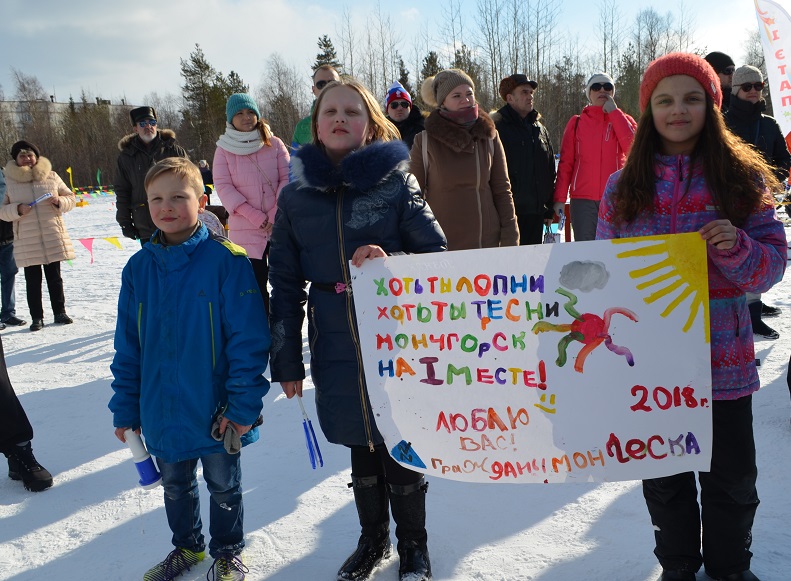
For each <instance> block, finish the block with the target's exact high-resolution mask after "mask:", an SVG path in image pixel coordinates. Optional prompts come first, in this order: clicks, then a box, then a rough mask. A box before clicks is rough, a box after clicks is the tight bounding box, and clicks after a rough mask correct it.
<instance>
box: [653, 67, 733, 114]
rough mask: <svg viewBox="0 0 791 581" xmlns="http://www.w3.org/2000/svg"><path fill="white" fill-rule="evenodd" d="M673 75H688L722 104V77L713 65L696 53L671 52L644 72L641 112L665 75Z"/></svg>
mask: <svg viewBox="0 0 791 581" xmlns="http://www.w3.org/2000/svg"><path fill="white" fill-rule="evenodd" d="M673 75H687V76H689V77H692V78H693V79H695V80H696V81H697V82H699V83H700V84H701V86H703V90H704V91H705V92H706V94H708V96H709V97H711V100H712V101H714V104H715V105H716V106H717V107H718V108H719V107H721V106H722V91H721V90H720V78H719V77H718V76H717V73H715V72H714V69H713V68H711V65H710V64H709V63H708V62H706V61H705V60H703V59H702V58H700V57H699V56H698V55H696V54H691V53H688V52H671V53H670V54H666V55H665V56H661V57H659V58H658V59H656V60H654V61H652V62H651V63H650V64H649V65H648V68H647V69H646V70H645V73H644V74H643V81H642V83H640V112H641V113H642V112H643V111H645V108H646V107H647V106H648V102H649V101H650V100H651V95H652V94H653V92H654V89H656V86H657V85H658V84H659V81H661V80H662V79H664V78H665V77H671V76H673Z"/></svg>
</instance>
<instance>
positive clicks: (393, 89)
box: [385, 81, 412, 109]
mask: <svg viewBox="0 0 791 581" xmlns="http://www.w3.org/2000/svg"><path fill="white" fill-rule="evenodd" d="M398 99H401V100H403V101H406V102H407V103H409V106H410V107H411V106H412V96H411V95H410V94H409V91H407V90H406V89H405V88H404V86H403V85H402V84H401V83H399V82H398V81H393V84H392V85H390V88H389V89H387V97H386V98H385V109H387V108H388V107H390V103H391V102H393V101H396V100H398Z"/></svg>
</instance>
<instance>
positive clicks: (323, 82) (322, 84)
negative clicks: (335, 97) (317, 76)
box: [316, 81, 332, 91]
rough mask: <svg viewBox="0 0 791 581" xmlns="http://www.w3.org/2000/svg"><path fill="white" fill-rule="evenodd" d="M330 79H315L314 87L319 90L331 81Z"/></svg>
mask: <svg viewBox="0 0 791 581" xmlns="http://www.w3.org/2000/svg"><path fill="white" fill-rule="evenodd" d="M331 82H332V81H316V88H317V89H318V90H319V91H321V90H322V89H323V88H324V87H326V86H327V83H331Z"/></svg>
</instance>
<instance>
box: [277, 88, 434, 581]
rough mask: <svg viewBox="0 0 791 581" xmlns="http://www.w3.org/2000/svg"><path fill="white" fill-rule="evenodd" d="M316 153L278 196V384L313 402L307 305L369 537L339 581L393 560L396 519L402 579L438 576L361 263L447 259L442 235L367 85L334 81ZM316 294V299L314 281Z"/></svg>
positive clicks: (315, 364) (329, 408) (304, 158)
mask: <svg viewBox="0 0 791 581" xmlns="http://www.w3.org/2000/svg"><path fill="white" fill-rule="evenodd" d="M311 132H312V134H313V144H315V145H303V146H302V147H300V149H299V150H298V151H297V152H296V153H295V154H294V157H293V158H292V174H293V177H294V181H292V182H291V183H290V184H288V185H287V186H286V187H285V188H283V191H282V192H281V194H280V197H279V199H278V209H277V214H276V217H275V225H274V230H273V237H272V248H271V254H270V281H271V283H272V302H271V305H272V312H271V318H270V321H271V328H272V349H271V352H270V361H271V365H272V380H273V381H279V382H280V384H281V386H282V387H283V391H284V392H285V394H286V396H287V397H289V398H291V397H293V396H294V395H295V394H296V395H297V396H300V397H301V396H302V380H303V378H304V377H305V368H304V365H303V364H302V321H303V318H304V313H305V311H304V308H303V307H304V304H305V301H306V300H307V301H308V312H309V314H310V319H309V324H308V339H309V344H310V355H311V360H310V367H311V374H312V379H313V383H314V385H315V386H316V409H317V411H318V417H319V422H320V423H321V428H322V431H323V432H324V435H325V436H326V437H327V440H329V441H330V442H333V443H335V444H343V445H345V446H348V447H349V448H350V449H351V465H352V483H351V484H350V486H351V488H352V489H353V491H354V500H355V504H356V506H357V513H358V516H359V519H360V526H361V529H362V534H361V536H360V539H359V542H358V545H357V549H356V550H355V551H354V553H353V554H352V555H351V556H350V557H349V558H348V559H347V560H346V562H344V563H343V565H342V566H341V568H340V570H339V571H338V577H337V578H338V579H354V580H363V579H367V578H368V576H369V575H370V574H371V571H372V570H373V568H374V567H375V566H376V565H377V564H378V563H379V561H381V560H382V559H383V558H385V557H387V556H388V555H389V554H390V550H391V545H390V515H389V512H388V508H391V509H392V511H393V517H394V519H395V522H396V537H397V538H398V555H399V558H400V566H399V576H400V578H401V579H410V581H420V580H428V579H431V564H430V562H429V556H428V548H427V546H426V542H427V538H428V535H427V533H426V522H425V521H426V504H425V503H426V500H425V499H426V495H425V493H426V489H427V486H428V485H427V484H426V483H425V482H424V480H423V475H422V474H420V473H418V472H413V471H412V470H409V469H407V468H404V467H402V466H401V465H400V464H398V463H397V462H396V461H395V460H393V459H392V458H391V457H390V455H389V453H388V451H387V449H386V447H385V445H384V440H383V438H382V436H381V434H380V433H379V431H378V430H377V428H376V423H375V421H374V416H373V414H372V412H371V404H370V401H369V398H368V391H367V387H366V383H365V376H364V373H363V364H362V353H361V347H360V340H359V337H358V334H357V322H356V317H355V311H354V302H353V298H352V272H350V267H349V261H350V260H351V263H352V265H354V266H358V267H359V266H360V265H362V263H363V262H364V261H365V260H366V259H368V258H381V257H385V256H387V255H389V254H403V253H416V252H439V251H442V250H445V248H446V241H445V236H444V234H443V232H442V229H441V228H440V227H439V224H438V223H437V221H436V220H435V219H434V215H433V214H432V213H431V210H430V209H429V207H428V205H427V204H426V202H425V201H424V200H423V199H422V197H421V195H420V189H419V187H418V184H417V181H416V180H415V177H414V176H412V175H411V174H409V173H406V171H405V169H404V168H405V167H406V164H407V161H408V159H409V151H408V150H407V148H406V145H404V143H403V142H402V141H400V139H399V133H398V131H397V129H396V128H395V126H394V125H393V124H392V123H391V122H389V121H388V120H387V119H386V118H385V117H384V115H383V113H382V112H381V110H380V109H379V105H378V104H377V102H376V99H375V97H374V96H373V95H371V93H370V92H369V91H368V90H367V89H366V88H365V87H364V86H363V85H362V84H360V83H359V82H358V81H356V80H354V79H349V78H344V79H342V80H340V81H332V82H330V83H329V84H328V85H327V86H326V88H325V89H324V90H323V91H322V92H321V94H320V95H319V97H318V99H317V100H316V105H315V107H314V111H313V116H312V119H311ZM308 281H309V282H310V283H311V286H310V292H309V293H306V292H305V286H306V282H308Z"/></svg>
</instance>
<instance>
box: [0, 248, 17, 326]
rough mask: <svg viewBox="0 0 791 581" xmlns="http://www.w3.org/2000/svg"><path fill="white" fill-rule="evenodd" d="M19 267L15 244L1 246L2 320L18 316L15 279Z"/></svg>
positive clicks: (0, 289)
mask: <svg viewBox="0 0 791 581" xmlns="http://www.w3.org/2000/svg"><path fill="white" fill-rule="evenodd" d="M17 272H19V269H18V268H17V267H16V261H15V260H14V244H13V243H11V244H6V245H4V246H0V295H2V310H0V321H3V322H5V321H7V320H8V319H10V318H11V317H15V316H16V295H15V293H14V281H15V279H16V273H17Z"/></svg>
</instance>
